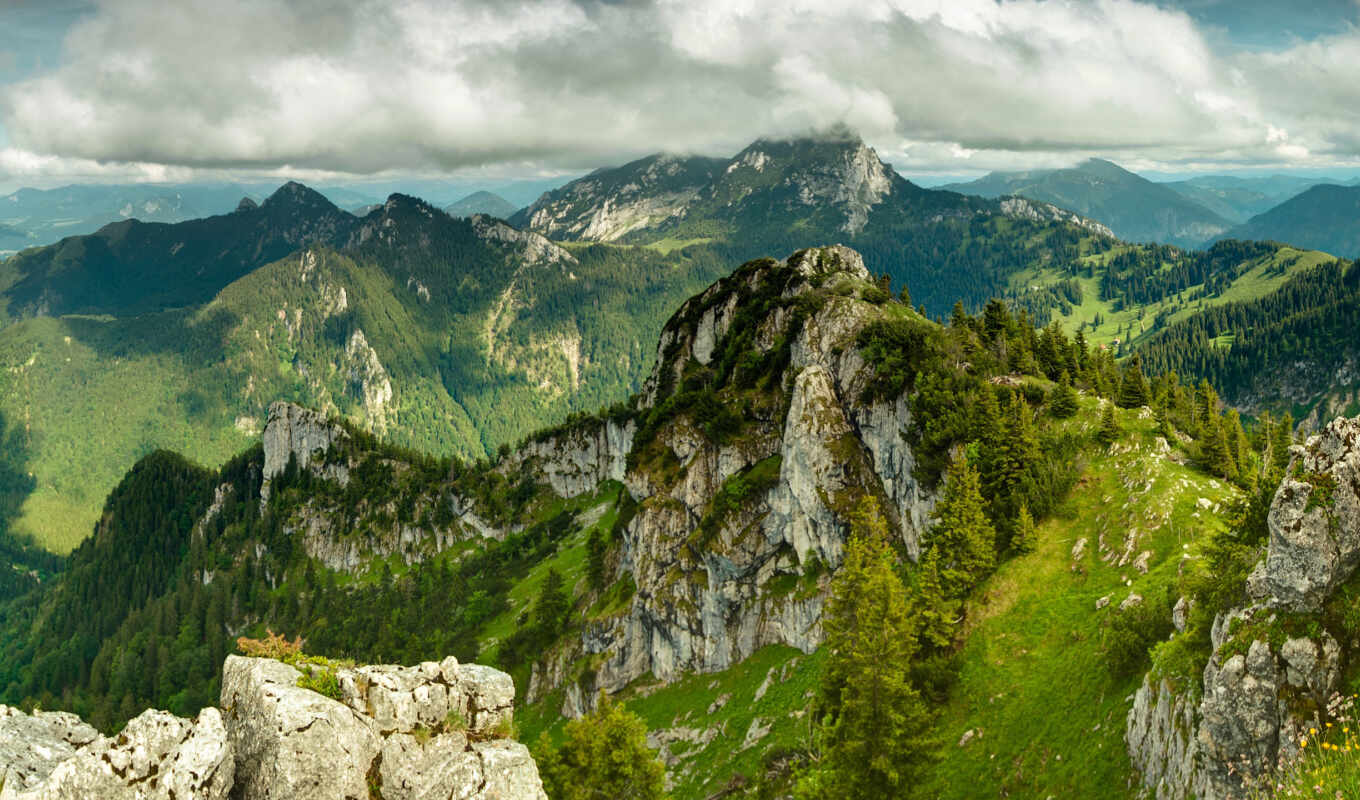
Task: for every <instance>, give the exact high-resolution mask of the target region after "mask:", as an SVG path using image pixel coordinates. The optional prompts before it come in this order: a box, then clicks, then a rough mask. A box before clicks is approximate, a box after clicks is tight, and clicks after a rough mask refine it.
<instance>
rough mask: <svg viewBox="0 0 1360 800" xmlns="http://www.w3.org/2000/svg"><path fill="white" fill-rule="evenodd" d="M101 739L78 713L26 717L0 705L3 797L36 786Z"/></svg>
mask: <svg viewBox="0 0 1360 800" xmlns="http://www.w3.org/2000/svg"><path fill="white" fill-rule="evenodd" d="M98 738H99V732H98V731H96V730H95V729H94V728H91V727H90V726H89V725H86V724H85V723H84V722H83V721H82V720H81V719H80V717H77V716H76V715H75V714H67V713H65V712H60V711H35V712H33V713H32V714H25V713H24V712H22V711H20V710H19V709H17V708H11V707H10V706H5V705H0V786H3V787H4V790H3V793H0V797H10V796H17V794H18V792H21V791H23V790H25V789H31V788H33V787H36V786H37V785H38V784H40V783H42V782H43V781H44V780H46V779H47V776H49V775H51V774H52V770H54V769H56V768H57V765H58V764H60V763H61V762H63V761H65V760H67V759H69V758H71V757H72V756H74V755H75V754H76V751H77V750H79V749H80V748H82V747H84V746H86V745H88V744H90V743H91V742H94V741H95V740H97V739H98Z"/></svg>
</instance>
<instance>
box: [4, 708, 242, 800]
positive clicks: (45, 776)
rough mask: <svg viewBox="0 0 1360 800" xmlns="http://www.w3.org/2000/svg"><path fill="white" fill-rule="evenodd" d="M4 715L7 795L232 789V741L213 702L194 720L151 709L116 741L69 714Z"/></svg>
mask: <svg viewBox="0 0 1360 800" xmlns="http://www.w3.org/2000/svg"><path fill="white" fill-rule="evenodd" d="M0 708H3V707H0ZM0 713H3V714H4V715H5V716H4V718H3V719H2V720H0V768H2V769H3V771H4V781H3V788H0V798H4V800H79V799H82V798H92V797H98V798H107V799H108V800H173V799H174V798H186V797H191V798H195V800H226V797H227V796H228V793H229V792H230V791H231V787H232V778H233V768H234V760H233V758H232V750H231V744H230V742H229V740H228V737H227V732H226V728H225V726H224V725H223V722H222V716H221V714H219V713H218V711H217V709H215V708H206V709H204V710H203V711H202V712H201V713H200V714H199V715H198V718H197V719H195V720H188V719H183V718H181V717H176V716H174V715H171V714H167V713H166V712H164V711H152V710H148V711H145V712H143V713H142V714H141V715H140V716H137V717H135V718H134V719H132V720H131V721H129V722H128V724H127V726H126V727H125V728H123V730H122V732H120V733H119V734H118V735H117V736H116V737H114V738H111V739H110V738H105V737H103V736H100V735H98V734H97V733H96V732H95V731H94V729H93V728H91V727H90V726H88V725H86V724H85V723H83V722H81V721H80V720H79V718H77V717H75V716H74V715H71V714H49V713H43V712H38V713H35V714H34V715H32V716H28V715H24V714H18V713H15V711H14V709H8V708H3V710H2V711H0Z"/></svg>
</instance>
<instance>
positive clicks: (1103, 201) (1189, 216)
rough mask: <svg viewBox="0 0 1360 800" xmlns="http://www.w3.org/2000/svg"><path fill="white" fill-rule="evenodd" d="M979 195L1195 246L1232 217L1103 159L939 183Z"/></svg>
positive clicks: (1122, 234)
mask: <svg viewBox="0 0 1360 800" xmlns="http://www.w3.org/2000/svg"><path fill="white" fill-rule="evenodd" d="M941 188H943V189H950V190H953V191H957V192H963V193H965V194H973V195H979V196H982V197H1001V196H1005V195H1021V196H1024V197H1028V198H1031V199H1034V200H1040V201H1042V202H1045V203H1052V204H1054V205H1056V206H1060V207H1062V208H1067V209H1071V210H1072V211H1075V212H1077V213H1079V214H1082V215H1084V216H1087V217H1090V218H1091V219H1096V220H1099V221H1101V222H1103V223H1104V224H1106V225H1108V226H1109V227H1110V230H1111V231H1113V232H1114V234H1115V235H1116V236H1118V237H1119V238H1121V239H1124V240H1127V241H1131V242H1163V243H1166V244H1175V245H1181V246H1184V247H1196V246H1198V245H1200V244H1202V243H1203V242H1205V241H1208V240H1210V239H1213V238H1215V237H1217V236H1218V235H1219V234H1222V233H1224V232H1225V231H1227V230H1228V229H1229V228H1230V227H1232V222H1231V221H1229V220H1228V219H1225V218H1224V217H1222V216H1220V215H1219V214H1217V213H1215V212H1214V211H1211V210H1210V209H1208V208H1206V207H1205V206H1203V205H1202V204H1200V203H1199V202H1197V201H1195V200H1193V199H1191V198H1189V197H1187V196H1185V194H1183V193H1182V192H1180V191H1177V190H1176V189H1174V188H1172V187H1171V186H1168V185H1164V184H1159V183H1153V182H1152V181H1150V180H1148V179H1146V178H1143V177H1141V176H1139V175H1136V174H1134V173H1132V172H1129V171H1128V170H1126V169H1123V168H1121V167H1119V166H1118V165H1116V164H1114V163H1112V162H1109V161H1105V160H1102V159H1096V158H1093V159H1090V160H1088V161H1085V162H1083V163H1081V164H1078V165H1077V166H1075V167H1072V168H1070V169H1053V170H1037V171H1033V172H993V173H991V174H990V175H987V176H985V177H983V178H979V179H978V180H975V181H971V182H969V183H956V184H950V185H947V186H943V187H941Z"/></svg>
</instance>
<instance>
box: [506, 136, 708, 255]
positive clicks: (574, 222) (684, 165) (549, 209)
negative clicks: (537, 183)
mask: <svg viewBox="0 0 1360 800" xmlns="http://www.w3.org/2000/svg"><path fill="white" fill-rule="evenodd" d="M721 167H722V161H721V159H716V158H705V157H703V156H680V155H672V154H669V153H658V154H656V155H652V156H647V157H646V158H640V159H638V160H637V161H633V162H630V163H628V164H624V165H623V166H621V167H614V168H604V169H597V170H595V171H594V172H592V173H590V174H589V175H587V176H585V177H584V178H579V179H577V180H575V181H572V182H571V183H569V184H567V185H566V186H563V187H561V188H559V189H554V190H552V191H550V192H548V193H546V194H544V195H543V196H542V197H540V198H539V199H538V200H536V201H535V202H534V203H533V204H532V205H530V206H529V207H528V208H525V209H522V210H520V211H519V212H518V213H517V214H515V215H514V216H513V217H511V218H510V221H511V222H512V223H514V224H515V225H517V226H519V227H522V228H528V229H529V230H532V231H535V232H536V233H541V234H543V235H544V236H547V237H548V238H550V239H567V240H587V241H599V242H610V241H614V240H616V239H619V238H620V237H622V236H624V235H626V234H628V233H630V232H632V231H634V230H636V229H638V228H645V227H650V226H655V225H657V224H659V223H661V222H663V221H665V220H666V219H668V218H670V217H672V216H675V215H677V214H683V213H684V212H685V210H686V209H687V208H688V206H689V203H690V202H692V201H693V200H694V198H695V197H696V196H697V194H698V192H699V190H700V189H701V188H702V187H704V186H706V185H707V184H708V183H709V182H710V181H711V180H713V176H714V175H715V174H716V173H717V171H718V169H720V168H721Z"/></svg>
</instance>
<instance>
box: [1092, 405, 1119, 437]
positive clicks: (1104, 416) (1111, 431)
mask: <svg viewBox="0 0 1360 800" xmlns="http://www.w3.org/2000/svg"><path fill="white" fill-rule="evenodd" d="M1123 435H1124V430H1123V428H1120V427H1119V419H1118V418H1117V417H1116V416H1115V414H1114V403H1106V404H1105V410H1104V411H1102V412H1100V430H1099V431H1098V432H1097V433H1096V441H1097V442H1100V443H1101V444H1103V445H1105V446H1106V447H1109V446H1110V445H1112V444H1114V443H1115V442H1116V441H1118V440H1119V437H1120V436H1123Z"/></svg>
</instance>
